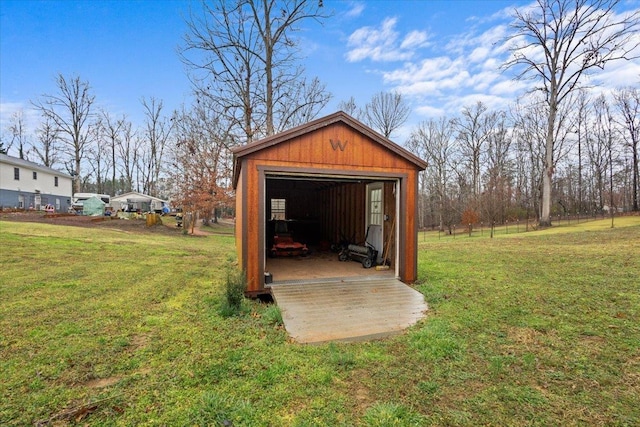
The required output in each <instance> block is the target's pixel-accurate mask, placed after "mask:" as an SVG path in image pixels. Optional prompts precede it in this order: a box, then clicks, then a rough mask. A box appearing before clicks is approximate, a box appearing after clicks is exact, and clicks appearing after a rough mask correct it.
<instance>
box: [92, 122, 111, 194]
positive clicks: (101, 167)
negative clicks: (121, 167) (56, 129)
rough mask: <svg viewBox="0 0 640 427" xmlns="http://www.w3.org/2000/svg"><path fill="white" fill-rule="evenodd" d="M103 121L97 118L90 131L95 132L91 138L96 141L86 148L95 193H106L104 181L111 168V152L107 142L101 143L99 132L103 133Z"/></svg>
mask: <svg viewBox="0 0 640 427" xmlns="http://www.w3.org/2000/svg"><path fill="white" fill-rule="evenodd" d="M103 129H104V123H103V122H102V119H99V120H98V122H97V123H96V125H95V126H94V127H93V128H92V131H93V132H94V133H95V134H96V135H95V136H94V138H93V140H94V141H95V142H96V143H95V144H92V145H91V146H89V147H88V149H87V158H88V159H89V160H90V161H89V170H90V171H91V173H90V175H91V176H92V177H93V178H94V179H95V191H96V193H100V194H105V193H107V188H106V182H107V176H108V174H109V171H110V170H111V169H112V168H111V153H110V148H109V145H108V144H103V143H102V139H101V134H102V133H103Z"/></svg>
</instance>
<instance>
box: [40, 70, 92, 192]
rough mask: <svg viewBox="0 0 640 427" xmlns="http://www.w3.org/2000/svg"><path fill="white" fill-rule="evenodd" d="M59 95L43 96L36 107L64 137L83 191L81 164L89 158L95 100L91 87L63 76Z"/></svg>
mask: <svg viewBox="0 0 640 427" xmlns="http://www.w3.org/2000/svg"><path fill="white" fill-rule="evenodd" d="M56 85H57V87H58V91H59V93H58V94H56V95H43V96H42V99H40V100H38V101H36V102H34V103H33V105H34V106H35V108H36V109H38V110H39V111H40V112H41V113H42V115H43V116H44V117H45V120H51V122H52V123H53V125H54V126H55V128H56V130H57V131H58V132H59V134H60V138H61V141H62V142H63V143H64V145H65V146H66V149H67V152H68V154H69V156H70V157H71V159H72V160H71V164H70V167H68V169H71V170H70V172H71V174H72V176H73V179H74V191H75V192H80V191H82V180H81V179H80V177H81V172H82V171H81V164H82V160H83V159H84V157H85V155H86V148H87V144H88V143H89V139H90V130H89V127H90V120H91V118H92V117H93V113H92V107H93V103H94V100H95V97H94V96H93V95H92V94H91V87H90V86H89V83H88V82H86V81H82V80H80V77H77V76H76V77H71V78H69V79H67V78H65V77H64V76H63V75H62V74H58V76H57V77H56Z"/></svg>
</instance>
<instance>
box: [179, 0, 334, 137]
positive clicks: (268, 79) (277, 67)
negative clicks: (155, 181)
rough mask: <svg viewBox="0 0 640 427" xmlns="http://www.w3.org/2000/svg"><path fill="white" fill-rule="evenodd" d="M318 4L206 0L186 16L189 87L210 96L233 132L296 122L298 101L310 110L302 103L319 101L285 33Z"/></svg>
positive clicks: (258, 132) (318, 89)
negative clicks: (197, 13) (302, 88)
mask: <svg viewBox="0 0 640 427" xmlns="http://www.w3.org/2000/svg"><path fill="white" fill-rule="evenodd" d="M210 3H211V5H210ZM321 7H322V2H321V1H317V0H316V1H313V0H288V1H284V2H282V1H276V0H233V1H227V0H213V1H211V2H207V1H202V14H201V15H196V14H194V13H192V14H191V15H190V17H189V18H188V19H187V27H188V32H187V34H186V35H185V37H184V46H183V48H182V49H181V57H182V59H183V61H184V62H185V64H187V66H188V67H189V68H190V70H191V75H190V78H191V81H192V83H193V86H194V90H195V92H196V95H197V96H198V97H203V96H204V97H209V98H211V100H212V101H213V105H215V108H216V110H217V111H218V114H219V115H221V116H222V117H223V118H224V120H225V122H229V123H231V124H233V125H234V129H235V131H236V133H237V134H238V137H242V138H243V139H245V140H246V141H247V142H250V141H251V140H253V139H255V138H257V137H260V136H265V135H272V134H273V133H274V132H275V131H276V130H277V129H283V128H284V127H286V126H287V125H288V124H289V123H292V122H296V120H293V121H292V120H291V119H292V117H294V116H295V115H296V114H297V113H296V112H299V109H298V107H299V106H305V105H306V114H307V115H314V114H315V113H317V111H318V110H319V108H321V107H311V108H310V106H313V105H315V104H318V105H320V106H324V104H326V97H327V95H326V94H325V91H324V86H323V85H319V84H313V83H311V84H308V83H306V82H305V79H304V77H303V76H304V69H303V68H302V67H301V66H300V65H299V59H298V55H299V52H298V45H297V41H296V40H295V39H294V38H292V34H293V33H294V32H295V31H297V30H298V26H299V25H300V24H301V23H302V22H304V21H308V20H321V19H322V18H324V15H322V13H321ZM303 84H305V85H307V90H306V91H304V92H300V91H299V89H300V87H301V86H302V85H303ZM298 97H302V98H298ZM292 112H294V113H295V114H292ZM305 117H307V116H305ZM312 118H313V117H307V120H310V119H312Z"/></svg>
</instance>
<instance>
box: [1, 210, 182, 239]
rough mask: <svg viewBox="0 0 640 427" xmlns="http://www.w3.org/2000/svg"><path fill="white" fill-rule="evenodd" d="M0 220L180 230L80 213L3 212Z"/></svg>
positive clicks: (146, 230)
mask: <svg viewBox="0 0 640 427" xmlns="http://www.w3.org/2000/svg"><path fill="white" fill-rule="evenodd" d="M0 220H7V221H19V222H37V223H42V224H53V225H66V226H72V227H85V228H95V229H104V230H120V231H125V232H133V233H147V234H158V233H160V234H171V235H176V234H180V233H181V232H182V229H181V228H177V227H175V225H173V226H172V225H170V224H160V225H154V226H152V227H147V225H146V222H145V221H144V220H142V219H119V218H116V217H91V216H82V215H47V214H43V213H39V212H3V213H1V214H0Z"/></svg>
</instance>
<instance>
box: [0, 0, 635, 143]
mask: <svg viewBox="0 0 640 427" xmlns="http://www.w3.org/2000/svg"><path fill="white" fill-rule="evenodd" d="M190 4H191V3H190V2H189V1H178V0H156V1H152V0H140V1H126V0H109V1H101V0H84V1H73V0H64V1H53V0H49V1H42V0H0V125H2V127H3V128H4V127H5V125H6V121H7V119H8V118H9V117H10V115H11V114H12V113H13V112H14V111H16V110H18V109H23V111H24V114H25V117H27V122H28V123H29V124H30V125H35V120H36V115H35V113H34V112H33V111H32V110H31V105H30V101H31V100H35V99H37V98H38V96H40V95H42V94H45V93H47V94H51V93H55V91H56V88H55V85H54V77H55V76H56V75H57V74H58V73H62V74H63V75H65V76H71V75H77V76H80V77H81V78H82V79H83V80H86V81H88V82H89V83H90V85H91V87H92V88H93V92H94V94H95V95H96V103H97V106H99V107H100V108H103V109H105V110H107V111H109V112H112V113H114V114H117V115H119V114H122V113H125V114H127V115H128V116H129V118H130V119H131V120H132V121H134V124H139V122H140V121H141V120H142V115H143V114H142V106H141V104H140V100H141V98H142V97H147V98H149V97H152V96H153V97H156V98H158V99H162V100H163V101H164V104H165V108H166V109H167V112H169V111H171V110H173V109H176V108H178V107H179V106H180V105H181V104H182V103H189V102H190V98H189V97H190V87H189V82H188V79H187V76H186V72H185V69H184V66H183V64H182V63H181V62H180V60H179V57H178V55H177V53H176V51H177V48H178V46H179V45H180V44H181V43H182V36H183V35H184V33H185V31H186V28H185V24H184V17H185V16H186V15H187V14H188V11H189V7H190ZM528 4H529V2H526V1H519V0H510V1H507V0H476V1H467V0H449V1H447V0H422V1H409V0H399V1H385V0H377V1H376V0H370V1H336V0H324V5H325V9H326V10H327V11H333V13H334V15H333V17H332V18H330V19H328V20H326V21H324V23H323V24H322V25H320V24H316V23H308V24H307V25H306V26H305V28H302V29H301V31H300V32H299V33H298V36H299V37H300V43H301V46H302V48H303V52H304V54H305V58H304V65H305V66H306V69H307V75H308V76H309V77H312V76H317V77H319V78H320V80H321V81H323V82H324V83H325V84H326V87H327V89H328V90H329V91H330V92H331V93H332V94H333V99H332V101H331V102H330V104H329V105H328V107H327V109H326V111H324V113H326V114H329V113H331V112H333V111H335V110H336V109H337V105H338V103H339V102H340V101H343V100H347V99H348V98H349V97H351V96H353V97H354V98H355V99H356V101H357V103H358V104H359V105H364V104H365V103H366V102H367V101H368V100H369V99H370V98H371V96H372V95H373V94H374V93H376V92H379V91H393V90H398V91H400V92H401V93H403V95H405V98H406V99H407V100H408V101H409V102H410V104H411V107H412V115H411V118H410V121H409V122H408V123H407V125H406V126H405V127H404V128H403V129H400V130H399V131H398V132H397V133H396V134H394V136H395V139H396V140H398V141H399V142H403V141H404V139H406V137H407V136H408V134H409V132H410V128H411V126H413V125H415V124H416V123H417V122H419V121H420V120H424V119H427V118H432V117H439V116H441V115H448V116H453V115H455V114H457V113H459V111H460V110H461V108H462V107H463V106H465V105H471V104H473V103H475V102H476V101H477V100H481V101H483V102H485V103H487V104H488V105H489V106H491V107H494V108H507V106H508V104H509V102H511V101H513V100H514V99H515V97H516V96H517V95H519V94H521V93H522V92H523V91H524V90H526V89H527V85H528V84H530V83H529V82H518V81H514V80H512V75H511V74H506V73H501V72H500V70H499V66H500V64H501V63H502V61H503V60H504V58H506V52H505V50H504V37H505V35H506V34H507V31H508V23H509V20H510V18H509V15H510V13H511V12H512V11H513V9H514V7H524V6H526V5H528ZM195 6H197V4H196V5H195ZM639 8H640V0H623V1H622V3H621V4H620V7H619V8H618V9H619V10H618V11H619V12H622V11H625V10H627V11H628V10H632V9H639ZM611 65H612V66H610V67H607V68H606V69H605V71H604V72H602V73H599V74H598V75H597V76H594V78H593V79H592V82H593V83H595V84H598V85H600V89H599V90H607V89H611V88H613V87H615V86H619V85H633V86H638V85H640V60H634V61H630V62H618V63H615V64H611Z"/></svg>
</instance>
